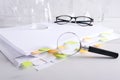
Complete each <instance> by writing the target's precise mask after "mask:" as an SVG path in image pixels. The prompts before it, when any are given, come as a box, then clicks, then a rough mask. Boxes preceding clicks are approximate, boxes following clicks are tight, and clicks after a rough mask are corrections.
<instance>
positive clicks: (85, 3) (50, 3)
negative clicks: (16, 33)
mask: <svg viewBox="0 0 120 80" xmlns="http://www.w3.org/2000/svg"><path fill="white" fill-rule="evenodd" d="M119 3H120V0H0V27H11V26H20V25H27V24H31V23H40V22H53V21H54V20H55V17H56V16H59V15H70V16H90V17H92V18H94V19H95V21H96V22H103V21H106V20H111V19H112V20H114V19H115V20H116V19H118V20H119V18H120V15H119V14H120V9H119V7H120V5H119Z"/></svg>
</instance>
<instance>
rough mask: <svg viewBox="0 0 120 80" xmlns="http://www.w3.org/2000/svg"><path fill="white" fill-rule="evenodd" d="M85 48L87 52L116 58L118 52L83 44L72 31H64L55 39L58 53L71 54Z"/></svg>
mask: <svg viewBox="0 0 120 80" xmlns="http://www.w3.org/2000/svg"><path fill="white" fill-rule="evenodd" d="M81 48H82V49H86V50H88V51H89V52H93V53H97V54H101V55H105V56H109V57H112V58H117V57H118V53H116V52H112V51H108V50H104V49H99V48H96V47H92V46H83V45H82V43H81V41H80V38H79V36H78V35H76V34H75V33H73V32H65V33H63V34H61V35H60V36H59V38H58V40H57V49H58V51H59V52H60V53H62V54H66V55H68V56H72V55H74V54H76V53H78V52H79V51H80V49H81Z"/></svg>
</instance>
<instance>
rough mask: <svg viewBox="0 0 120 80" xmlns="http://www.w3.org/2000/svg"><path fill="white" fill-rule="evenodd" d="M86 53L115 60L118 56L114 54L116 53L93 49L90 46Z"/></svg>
mask: <svg viewBox="0 0 120 80" xmlns="http://www.w3.org/2000/svg"><path fill="white" fill-rule="evenodd" d="M88 51H89V52H94V53H97V54H102V55H106V56H110V57H112V58H117V57H118V56H119V54H118V53H116V52H112V51H107V50H104V49H99V48H95V47H92V46H90V47H89V48H88Z"/></svg>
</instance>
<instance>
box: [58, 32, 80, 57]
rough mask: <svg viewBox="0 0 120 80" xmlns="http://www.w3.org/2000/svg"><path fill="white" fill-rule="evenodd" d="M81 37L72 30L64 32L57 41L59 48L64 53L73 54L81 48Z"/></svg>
mask: <svg viewBox="0 0 120 80" xmlns="http://www.w3.org/2000/svg"><path fill="white" fill-rule="evenodd" d="M80 47H81V44H80V40H79V37H78V36H77V35H76V34H75V33H72V32H66V33H63V34H62V35H61V36H60V37H59V38H58V42H57V48H58V50H59V51H60V53H62V54H67V55H73V54H75V53H77V52H78V51H79V50H80Z"/></svg>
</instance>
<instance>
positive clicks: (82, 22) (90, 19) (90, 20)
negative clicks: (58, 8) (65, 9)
mask: <svg viewBox="0 0 120 80" xmlns="http://www.w3.org/2000/svg"><path fill="white" fill-rule="evenodd" d="M60 17H69V18H70V20H64V19H60ZM80 17H81V18H88V19H89V20H87V21H76V19H77V18H80ZM72 19H75V21H71V20H72ZM59 22H66V23H70V22H71V23H77V24H79V25H80V24H86V25H84V26H87V25H89V26H92V24H91V23H92V22H94V19H93V18H91V17H87V16H77V17H71V16H69V15H60V16H57V17H56V21H55V22H54V23H57V24H59V25H63V24H60V23H59ZM88 22H89V23H88ZM66 23H64V24H66ZM82 26H83V25H82Z"/></svg>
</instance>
